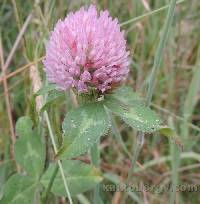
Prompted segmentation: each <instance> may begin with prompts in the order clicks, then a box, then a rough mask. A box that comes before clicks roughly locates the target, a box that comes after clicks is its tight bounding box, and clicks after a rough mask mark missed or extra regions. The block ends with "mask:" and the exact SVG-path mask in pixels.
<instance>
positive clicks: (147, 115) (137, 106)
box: [104, 97, 161, 132]
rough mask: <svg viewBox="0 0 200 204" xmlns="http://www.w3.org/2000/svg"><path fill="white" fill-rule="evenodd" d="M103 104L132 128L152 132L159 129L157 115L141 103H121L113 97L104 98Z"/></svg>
mask: <svg viewBox="0 0 200 204" xmlns="http://www.w3.org/2000/svg"><path fill="white" fill-rule="evenodd" d="M104 104H105V106H106V107H107V108H108V109H109V110H110V111H111V112H113V113H114V114H116V115H117V116H119V117H120V118H122V120H124V122H125V123H127V124H128V125H130V126H131V127H132V128H135V129H136V130H139V131H142V132H154V131H156V130H158V129H159V126H160V123H161V121H160V119H159V117H158V116H157V115H156V114H155V113H154V112H153V111H152V110H151V109H150V108H148V107H145V106H144V105H143V104H142V103H139V102H135V103H132V104H123V103H120V101H119V100H117V99H116V98H113V97H109V98H107V99H105V100H104Z"/></svg>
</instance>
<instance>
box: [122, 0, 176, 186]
mask: <svg viewBox="0 0 200 204" xmlns="http://www.w3.org/2000/svg"><path fill="white" fill-rule="evenodd" d="M175 7H176V0H171V2H170V5H169V10H168V13H167V17H166V20H165V24H164V27H163V31H162V35H161V39H160V42H159V44H158V48H157V50H156V54H155V59H154V64H153V68H152V72H151V76H150V80H149V83H148V91H147V97H146V104H147V105H148V106H150V104H151V100H152V96H153V90H154V85H155V80H156V75H157V72H158V69H159V67H160V63H161V60H162V53H163V49H164V47H165V44H166V41H167V38H168V34H169V31H170V27H171V25H172V21H173V17H174V11H175ZM143 140H144V133H143V132H139V133H138V135H137V141H136V144H138V145H137V146H136V147H135V150H134V155H133V159H132V162H131V168H130V170H129V173H128V178H127V181H126V183H127V184H128V183H129V182H130V180H131V175H132V173H133V172H134V169H135V165H136V161H137V159H138V156H139V152H140V149H141V147H142V144H143Z"/></svg>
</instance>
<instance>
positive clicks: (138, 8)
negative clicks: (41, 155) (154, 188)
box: [0, 0, 200, 204]
mask: <svg viewBox="0 0 200 204" xmlns="http://www.w3.org/2000/svg"><path fill="white" fill-rule="evenodd" d="M90 3H93V4H96V5H97V8H98V9H99V10H100V9H108V10H109V11H110V13H111V15H112V17H113V18H118V19H119V22H120V23H122V29H123V30H124V31H125V36H126V39H127V48H128V50H130V53H131V54H130V61H131V65H130V75H129V77H128V80H127V81H126V83H127V84H128V85H130V86H131V87H132V88H133V89H134V90H135V91H137V92H139V94H140V95H142V96H145V94H146V88H147V87H146V84H147V82H148V80H149V76H150V73H151V69H152V65H153V60H154V57H155V50H156V48H157V45H158V42H159V37H160V33H161V28H162V26H163V23H164V20H165V17H166V12H167V9H162V10H160V11H159V12H155V13H153V14H152V11H156V10H157V9H159V8H162V7H164V6H165V5H168V4H169V0H162V1H160V0H115V1H114V0H99V1H83V0H75V1H70V0H65V1H64V0H37V1H33V0H27V1H24V0H1V1H0V36H1V41H2V48H3V52H2V53H3V56H4V61H6V59H7V57H8V56H9V53H10V51H11V50H12V49H13V46H14V43H15V40H16V38H17V36H19V33H20V31H21V29H22V27H23V25H24V22H25V21H26V19H27V17H28V16H29V15H32V18H31V20H30V21H29V23H28V26H27V28H26V30H25V32H24V35H23V37H22V38H21V40H20V43H19V45H18V46H17V49H16V50H15V52H14V54H13V57H12V59H11V63H10V64H9V66H8V69H7V70H6V72H7V74H10V73H12V72H15V71H16V70H18V69H20V68H21V67H23V66H24V65H26V64H30V63H32V62H34V61H38V59H40V58H41V57H43V56H44V53H45V50H44V45H45V42H46V40H47V39H48V36H49V33H50V31H51V30H52V28H53V26H54V25H55V23H56V22H57V21H58V19H60V18H64V17H65V16H66V15H67V14H68V13H69V12H71V11H75V10H76V9H79V8H80V7H81V6H85V5H89V4H90ZM142 15H144V16H143V17H142V18H139V19H138V20H137V18H136V17H138V16H142ZM134 18H136V19H135V20H134V21H133V22H128V20H130V19H134ZM199 25H200V1H198V0H184V1H182V3H180V4H178V5H177V7H176V12H175V18H174V22H173V27H172V29H171V32H170V36H169V40H168V42H167V46H166V48H165V51H164V53H163V54H164V55H163V60H162V64H161V67H160V69H159V73H158V75H157V81H156V87H155V91H154V95H153V102H152V108H153V109H154V110H155V111H156V112H157V113H158V114H160V115H161V117H162V118H163V120H164V121H165V123H166V124H168V125H169V126H171V127H173V128H175V130H176V132H177V135H178V136H179V137H180V138H181V140H182V143H183V144H184V150H183V151H182V152H179V151H178V146H176V145H174V144H173V143H172V142H171V141H170V140H168V139H167V138H165V137H160V135H158V134H153V135H146V137H145V143H144V146H143V148H142V151H141V154H140V157H139V160H138V162H139V163H138V168H137V169H136V173H135V175H134V179H133V182H134V184H138V185H145V184H148V185H168V184H171V185H172V186H173V185H174V186H175V185H177V184H188V185H196V186H199V184H200V171H199V168H200V163H199V162H200V148H199V147H200V111H199V110H200V102H199V101H200V100H199V99H200V92H199V90H200V44H199V42H200V26H199ZM34 67H35V69H38V70H39V71H40V76H41V78H42V79H44V73H43V70H42V68H43V65H42V63H41V60H40V61H39V62H37V63H35V64H34ZM29 68H30V66H27V68H24V69H23V71H21V72H19V73H16V74H15V73H14V74H13V75H12V77H9V78H8V80H7V82H8V92H7V93H8V94H9V97H10V109H11V113H12V120H13V123H14V124H15V122H16V120H17V118H19V117H20V116H23V115H29V116H31V118H32V120H33V121H34V122H35V123H36V122H37V121H38V113H37V111H36V110H35V100H34V97H33V86H32V84H33V81H32V80H31V79H30V73H29ZM2 76H3V72H2V73H1V75H0V157H1V160H0V169H1V170H0V184H1V185H2V184H3V183H4V181H5V180H6V178H7V177H8V176H9V175H11V174H12V172H13V167H12V165H11V164H10V163H9V165H7V164H8V161H9V157H10V153H9V146H10V135H11V133H10V125H9V120H8V114H7V111H6V101H5V93H4V88H3V80H2V79H3V78H2ZM66 101H67V105H66ZM72 102H73V100H72V99H71V98H70V94H69V93H67V94H66V98H61V99H60V100H59V101H58V103H59V104H58V105H57V106H52V107H50V110H49V113H50V119H51V122H52V124H53V127H54V132H55V133H56V135H57V136H58V138H59V134H61V122H62V120H63V116H64V113H65V112H67V111H68V110H70V109H71V108H72V107H73V105H72ZM114 130H115V131H113V132H110V133H109V136H107V137H104V138H103V139H102V141H101V170H102V171H103V172H104V177H105V180H104V183H105V184H108V183H116V182H117V181H123V180H124V179H125V177H126V174H127V172H128V169H129V167H130V154H132V153H131V152H132V150H133V148H134V141H135V135H136V132H135V131H133V130H132V129H131V128H128V127H127V126H125V125H124V124H123V123H122V122H121V121H119V120H118V119H116V121H115V126H114ZM116 135H118V136H120V137H118V136H116ZM124 146H125V147H126V148H127V149H128V153H127V151H126V148H124ZM82 159H85V160H87V158H85V157H84V158H82ZM5 164H6V168H3V167H4V166H5ZM1 166H2V167H1ZM5 169H6V170H5ZM116 177H117V179H118V180H116ZM121 194H122V193H121V192H104V191H103V190H102V198H103V200H104V203H114V204H117V203H120V198H121ZM173 197H175V202H176V203H177V204H178V203H184V204H185V203H188V204H191V203H200V196H199V193H198V192H189V191H185V192H179V191H177V192H176V193H175V194H174V195H173V193H171V192H162V193H160V194H156V193H155V192H151V191H147V192H145V191H144V192H136V193H134V192H133V193H130V196H129V199H128V200H127V203H161V202H162V203H169V202H170V198H171V199H172V198H173Z"/></svg>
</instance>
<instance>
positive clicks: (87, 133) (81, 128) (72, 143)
mask: <svg viewBox="0 0 200 204" xmlns="http://www.w3.org/2000/svg"><path fill="white" fill-rule="evenodd" d="M108 128H109V119H108V116H107V113H106V111H105V109H104V107H103V104H102V103H90V104H86V105H83V106H81V107H79V108H77V109H75V110H72V111H70V112H69V113H68V114H67V115H66V117H65V120H64V122H63V132H64V144H63V146H62V147H61V149H60V151H59V153H58V156H62V158H67V159H69V158H73V157H76V156H79V155H81V154H83V153H85V152H86V151H87V150H88V149H89V148H90V147H91V146H93V144H94V143H95V142H96V141H97V140H98V139H99V138H100V137H101V136H102V135H104V134H106V132H107V131H108Z"/></svg>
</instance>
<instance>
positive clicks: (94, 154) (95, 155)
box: [90, 140, 102, 204]
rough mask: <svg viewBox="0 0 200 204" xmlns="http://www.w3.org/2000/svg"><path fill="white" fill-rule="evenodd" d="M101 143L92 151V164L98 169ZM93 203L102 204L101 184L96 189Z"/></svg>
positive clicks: (95, 145) (97, 143)
mask: <svg viewBox="0 0 200 204" xmlns="http://www.w3.org/2000/svg"><path fill="white" fill-rule="evenodd" d="M99 143H100V141H99V140H98V141H97V142H96V143H95V144H94V145H93V147H92V148H91V150H90V155H91V161H92V164H93V165H94V166H96V167H99V164H100V150H99ZM93 203H96V204H101V203H102V201H101V197H100V184H98V185H97V186H96V187H95V189H94V193H93Z"/></svg>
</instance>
